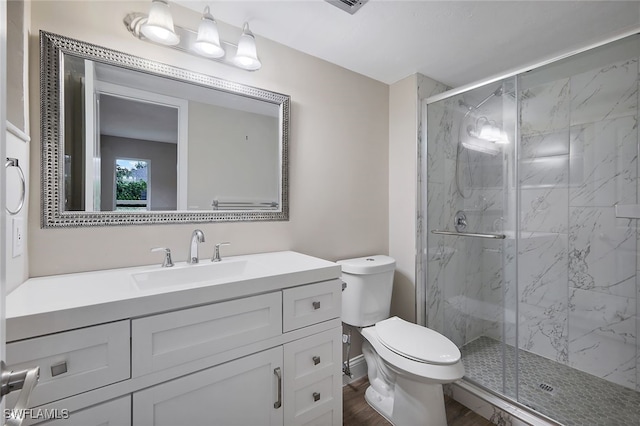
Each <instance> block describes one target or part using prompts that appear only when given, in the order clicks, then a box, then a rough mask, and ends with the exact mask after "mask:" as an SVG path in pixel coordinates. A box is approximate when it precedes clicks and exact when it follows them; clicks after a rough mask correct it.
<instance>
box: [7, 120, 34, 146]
mask: <svg viewBox="0 0 640 426" xmlns="http://www.w3.org/2000/svg"><path fill="white" fill-rule="evenodd" d="M7 132H9V133H11V134H12V135H14V136H16V137H17V138H18V139H20V140H21V141H22V142H24V143H29V142H30V141H31V137H30V136H29V135H27V134H26V133H25V132H24V131H22V130H21V129H20V128H18V126H16V125H15V124H13V123H12V122H10V121H9V120H7Z"/></svg>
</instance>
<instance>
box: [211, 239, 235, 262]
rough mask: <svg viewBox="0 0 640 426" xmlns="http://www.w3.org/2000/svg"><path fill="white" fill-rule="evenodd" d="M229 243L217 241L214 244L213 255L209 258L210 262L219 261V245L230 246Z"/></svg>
mask: <svg viewBox="0 0 640 426" xmlns="http://www.w3.org/2000/svg"><path fill="white" fill-rule="evenodd" d="M230 245H231V243H218V244H216V248H215V250H214V252H213V257H212V258H211V261H212V262H220V261H221V260H222V258H221V257H220V246H230Z"/></svg>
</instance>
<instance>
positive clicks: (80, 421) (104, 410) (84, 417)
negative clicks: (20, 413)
mask: <svg viewBox="0 0 640 426" xmlns="http://www.w3.org/2000/svg"><path fill="white" fill-rule="evenodd" d="M44 409H45V410H46V409H47V408H46V407H44ZM68 415H69V417H68V418H66V419H58V420H49V421H45V422H40V423H31V422H30V421H29V419H28V418H26V419H25V422H24V424H25V425H36V424H37V425H38V426H131V395H127V396H123V397H120V398H118V399H114V400H111V401H107V402H103V403H102V404H98V405H94V406H93V407H89V408H85V409H83V410H79V411H73V412H71V413H68Z"/></svg>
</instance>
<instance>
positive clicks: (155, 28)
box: [123, 0, 262, 71]
mask: <svg viewBox="0 0 640 426" xmlns="http://www.w3.org/2000/svg"><path fill="white" fill-rule="evenodd" d="M123 21H124V25H125V27H127V29H128V30H129V32H130V33H131V34H133V35H134V37H136V38H138V39H140V40H146V41H150V42H153V43H157V44H161V45H164V46H167V47H171V48H173V49H177V50H180V51H182V52H186V53H190V54H192V55H196V56H200V57H205V58H208V59H211V60H213V61H217V62H222V63H224V64H227V65H232V66H235V67H237V68H241V69H244V70H247V71H256V70H259V69H260V68H261V67H262V63H261V62H260V59H258V54H257V50H256V41H255V37H254V36H253V33H252V32H251V30H250V29H249V24H248V23H247V22H245V23H244V25H243V29H242V35H241V36H240V41H239V42H238V45H235V44H232V43H229V42H226V41H224V40H220V36H219V33H218V25H217V24H216V21H215V19H213V15H211V11H210V9H209V6H206V7H205V9H204V12H203V14H202V19H201V20H200V25H199V26H198V31H197V32H196V31H193V30H190V29H188V28H183V27H180V26H177V25H173V18H172V17H171V12H170V11H169V3H168V2H167V0H152V2H151V10H150V11H149V15H145V14H143V13H138V12H133V13H129V14H128V15H127V16H125V17H124V19H123Z"/></svg>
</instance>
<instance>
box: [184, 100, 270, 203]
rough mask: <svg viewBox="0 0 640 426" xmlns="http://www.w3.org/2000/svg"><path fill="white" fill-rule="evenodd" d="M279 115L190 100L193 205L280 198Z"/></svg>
mask: <svg viewBox="0 0 640 426" xmlns="http://www.w3.org/2000/svg"><path fill="white" fill-rule="evenodd" d="M278 121H279V120H278V117H269V116H265V115H259V114H253V113H249V112H244V111H238V110H234V109H229V108H222V107H219V106H214V105H205V104H201V103H199V102H189V154H188V157H189V170H188V173H189V178H188V182H189V183H188V188H189V189H188V194H189V195H188V201H187V205H188V207H189V210H210V209H211V202H212V200H213V199H214V198H216V199H219V200H221V201H258V202H260V201H278V193H279V189H280V186H279V177H280V173H279V171H280V169H279V164H280V162H279V152H280V151H279V147H278V145H279V144H278V133H279V132H278Z"/></svg>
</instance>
